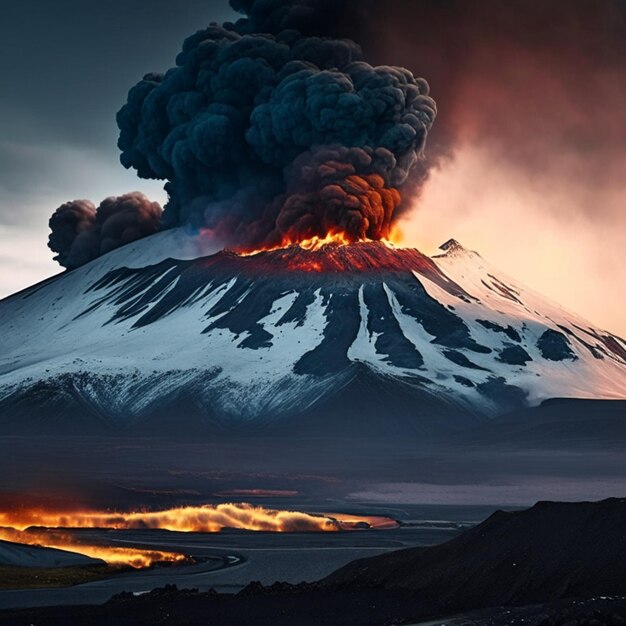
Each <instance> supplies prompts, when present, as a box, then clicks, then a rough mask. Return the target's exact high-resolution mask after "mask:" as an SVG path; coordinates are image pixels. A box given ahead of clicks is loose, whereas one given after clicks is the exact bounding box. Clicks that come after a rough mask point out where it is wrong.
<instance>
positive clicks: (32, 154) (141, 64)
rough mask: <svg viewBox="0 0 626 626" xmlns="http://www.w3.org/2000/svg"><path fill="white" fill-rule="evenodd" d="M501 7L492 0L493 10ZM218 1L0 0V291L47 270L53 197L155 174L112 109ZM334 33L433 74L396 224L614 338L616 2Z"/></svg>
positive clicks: (620, 113)
mask: <svg viewBox="0 0 626 626" xmlns="http://www.w3.org/2000/svg"><path fill="white" fill-rule="evenodd" d="M503 5H504V6H506V7H507V9H506V10H504V9H502V8H501V7H502V6H503ZM233 17H234V14H233V13H232V12H231V11H230V9H229V7H228V3H227V0H223V1H222V0H219V1H211V0H180V1H179V2H177V3H173V2H171V1H170V0H151V1H150V2H148V1H147V0H124V1H121V0H110V1H109V2H106V3H103V2H100V1H98V0H81V1H79V0H59V1H57V2H55V3H49V2H43V1H41V0H39V1H34V0H19V1H18V0H4V1H3V15H2V21H1V22H0V72H1V73H2V74H1V75H2V76H3V90H2V94H0V297H3V296H5V295H8V294H10V293H13V292H15V291H17V290H19V289H22V288H24V287H27V286H28V285H30V284H32V283H34V282H37V281H39V280H41V279H43V278H46V277H47V276H50V275H51V274H54V273H57V272H58V271H59V270H60V269H61V268H59V266H58V265H57V264H56V263H55V262H54V261H52V253H51V252H50V251H49V250H48V248H47V247H46V240H47V233H48V226H47V221H48V219H49V216H50V214H51V213H52V212H53V211H54V209H55V208H56V207H58V206H59V205H60V204H62V203H63V202H65V201H67V200H70V199H75V198H89V199H91V200H93V201H96V202H99V201H100V200H102V199H103V198H105V197H106V196H110V195H119V194H122V193H125V192H128V191H134V190H139V191H143V192H144V193H146V194H147V195H148V196H149V197H150V198H152V199H154V200H157V201H159V202H161V203H164V202H165V201H166V195H165V193H164V191H163V190H162V185H161V183H159V182H158V181H146V180H140V179H138V178H137V177H136V176H135V174H134V173H133V172H132V171H127V170H125V169H124V168H123V167H122V166H121V165H120V164H119V152H118V149H117V147H116V141H117V134H118V131H117V128H116V124H115V114H116V112H117V110H118V109H119V108H120V106H121V105H122V104H123V103H124V102H125V100H126V94H127V91H128V89H129V88H130V87H131V86H132V85H133V84H134V83H135V82H136V81H137V80H138V78H140V77H141V76H142V75H143V74H145V73H147V72H149V71H162V70H164V69H167V68H168V67H170V66H171V65H172V63H173V59H174V57H175V55H176V53H177V52H178V50H179V48H180V45H181V42H182V40H183V39H184V38H185V37H186V36H187V35H188V34H190V33H192V32H194V31H195V30H197V29H199V28H201V27H202V26H204V25H206V24H207V23H208V22H210V21H218V22H221V21H224V20H225V19H232V18H233ZM365 22H366V23H365V24H364V23H357V20H355V24H354V25H348V27H347V30H348V31H350V30H353V31H354V32H346V35H348V36H355V37H358V38H359V39H360V40H361V43H362V44H363V45H364V47H365V50H366V53H367V57H368V59H371V60H372V61H373V62H376V63H389V64H396V65H403V66H406V67H408V68H409V69H411V70H412V71H413V72H414V73H416V74H418V75H420V76H423V77H424V78H426V79H427V80H429V82H430V84H431V89H432V91H431V93H432V95H433V97H434V98H435V99H436V101H437V103H438V108H439V114H438V119H437V120H436V121H435V126H434V128H433V130H432V132H431V136H430V138H429V144H428V146H427V154H428V155H429V158H430V159H431V163H432V169H431V174H430V177H429V179H428V181H427V182H426V184H425V186H424V189H423V191H422V193H421V195H420V196H419V197H415V198H411V199H409V200H410V202H409V204H410V205H411V206H412V210H411V211H409V212H408V213H406V214H405V218H404V219H403V220H402V223H401V228H402V231H403V233H404V238H405V240H404V241H405V244H407V245H415V246H417V247H419V248H420V249H421V250H422V251H424V252H426V253H434V252H435V251H436V249H437V246H438V245H439V244H441V243H443V242H444V241H445V240H447V239H449V238H450V237H454V238H456V239H458V240H459V241H460V242H461V243H462V244H463V245H465V246H466V247H468V248H472V249H475V250H477V251H478V252H480V254H481V255H482V256H483V257H485V258H486V259H487V260H489V261H490V262H492V263H493V264H494V265H496V266H498V267H500V268H501V269H502V270H503V271H504V272H506V273H508V274H509V275H511V276H513V277H515V278H516V279H518V280H520V281H521V282H523V283H526V284H527V285H529V286H530V287H532V288H534V289H535V290H537V291H540V292H542V293H544V294H546V295H549V296H550V297H552V298H553V299H554V300H556V301H558V302H560V303H561V304H562V305H563V306H565V307H567V308H569V309H572V310H574V311H576V312H578V313H580V314H581V315H583V316H584V317H586V318H588V319H589V320H590V321H592V322H593V323H595V324H598V325H601V326H604V327H606V328H607V329H609V330H611V331H613V332H616V333H618V334H621V335H622V336H625V335H626V314H624V313H623V309H624V308H625V307H624V304H625V300H626V298H625V297H624V294H625V293H626V208H625V207H626V177H624V175H623V172H624V171H625V166H626V54H625V52H626V51H625V50H624V45H625V44H624V41H625V40H626V37H624V33H625V32H626V31H625V30H624V24H625V23H626V8H625V6H624V4H623V3H620V2H619V1H609V0H597V1H594V2H591V1H590V0H588V1H587V2H585V1H583V0H577V1H576V2H569V1H568V0H560V1H557V0H542V2H538V1H536V0H525V2H520V1H519V0H511V2H508V3H498V2H497V1H496V0H464V1H461V0H439V1H435V0H419V1H417V2H409V1H408V0H397V1H395V2H393V1H392V2H390V3H377V4H376V5H375V6H374V8H373V9H372V10H371V11H370V12H368V13H367V16H366V18H365Z"/></svg>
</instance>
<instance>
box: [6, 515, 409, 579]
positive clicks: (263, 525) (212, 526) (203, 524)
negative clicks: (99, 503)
mask: <svg viewBox="0 0 626 626" xmlns="http://www.w3.org/2000/svg"><path fill="white" fill-rule="evenodd" d="M397 526H398V523H397V522H396V521H395V520H393V519H391V518H388V517H382V516H358V515H348V514H334V513H333V514H313V513H305V512H299V511H285V510H277V509H269V508H264V507H260V506H255V505H251V504H246V503H239V504H233V503H225V504H217V505H202V506H185V507H179V508H172V509H167V510H160V511H133V512H110V511H97V510H43V509H34V508H33V509H18V510H15V511H5V512H0V540H4V541H10V542H14V543H21V544H27V545H37V546H42V547H47V548H56V549H61V550H69V551H72V552H77V553H80V554H83V555H85V556H89V557H92V558H96V559H101V560H103V561H105V562H106V563H108V564H109V565H119V566H131V567H133V568H136V569H142V568H146V567H150V566H151V565H153V564H155V563H183V562H189V561H190V558H189V557H188V556H187V555H185V554H183V553H181V552H170V551H163V550H153V549H141V548H130V547H129V548H126V547H117V546H105V545H98V544H96V543H93V542H91V541H89V540H86V539H85V538H84V537H81V536H80V534H79V533H72V531H73V530H79V529H108V530H143V531H149V530H165V531H175V532H183V533H219V532H220V531H222V530H224V529H237V530H244V531H262V532H269V533H315V532H318V533H319V532H322V533H328V532H342V531H354V530H363V529H389V528H396V527H397Z"/></svg>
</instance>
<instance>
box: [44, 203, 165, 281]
mask: <svg viewBox="0 0 626 626" xmlns="http://www.w3.org/2000/svg"><path fill="white" fill-rule="evenodd" d="M161 213H162V209H161V207H160V206H159V204H158V203H157V202H151V201H150V200H149V199H148V198H146V196H144V195H143V194H142V193H139V192H138V191H136V192H133V193H127V194H124V195H123V196H118V197H110V198H106V199H105V200H103V201H102V202H101V203H100V205H99V206H98V207H97V208H96V207H95V205H94V204H93V203H92V202H90V201H89V200H74V201H72V202H66V203H65V204H62V205H61V206H60V207H59V208H58V209H57V210H56V211H55V212H54V213H53V214H52V217H51V218H50V222H49V226H50V230H51V232H50V236H49V239H48V247H49V248H50V249H51V250H52V251H53V252H55V253H56V256H55V257H54V259H55V261H58V262H59V264H60V265H62V266H63V267H66V268H68V269H74V268H76V267H80V266H81V265H84V264H85V263H88V262H89V261H92V260H93V259H95V258H97V257H99V256H101V255H102V254H105V253H107V252H110V251H111V250H115V248H119V247H120V246H123V245H125V244H127V243H130V242H132V241H135V240H137V239H141V238H142V237H146V236H147V235H151V234H153V233H155V232H156V231H157V230H158V229H159V225H160V221H161Z"/></svg>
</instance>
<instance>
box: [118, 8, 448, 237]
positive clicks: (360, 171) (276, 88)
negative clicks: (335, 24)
mask: <svg viewBox="0 0 626 626" xmlns="http://www.w3.org/2000/svg"><path fill="white" fill-rule="evenodd" d="M231 5H232V6H233V8H235V9H237V10H239V11H243V12H245V13H246V14H247V17H246V18H242V19H241V20H239V21H238V22H236V23H235V24H225V25H224V26H217V25H211V26H209V27H208V28H206V29H204V30H202V31H199V32H197V33H196V34H194V35H192V36H191V37H189V38H188V39H187V40H186V41H185V42H184V44H183V50H182V52H181V53H180V54H179V55H178V57H177V59H176V64H177V65H176V67H175V68H173V69H170V70H169V71H168V72H166V73H165V74H164V75H161V74H148V75H146V76H145V77H144V79H143V80H141V81H140V82H139V83H138V84H137V85H135V87H133V88H132V89H131V90H130V93H129V96H128V102H127V103H126V105H125V106H124V107H123V108H122V109H121V110H120V111H119V113H118V116H117V121H118V125H119V128H120V137H119V142H118V145H119V147H120V149H121V151H122V155H121V161H122V164H123V165H124V166H125V167H127V168H135V169H136V170H137V173H138V175H139V176H140V177H143V178H154V179H162V180H166V181H168V182H167V183H166V185H165V188H166V190H167V191H168V193H169V197H170V199H169V202H168V204H167V205H166V207H165V213H164V224H165V225H166V226H175V225H180V224H191V225H193V226H196V227H198V228H208V229H211V230H214V231H215V232H216V233H218V234H219V236H220V237H222V238H223V239H224V240H225V242H226V243H228V244H230V245H235V246H242V247H246V246H253V245H257V244H268V243H271V244H276V243H280V242H281V241H290V242H297V241H299V240H302V239H304V238H308V237H310V236H323V235H325V234H328V233H331V232H338V233H342V234H343V236H344V237H345V239H346V240H348V241H356V240H359V239H363V238H381V237H384V236H386V234H387V233H388V232H389V228H390V223H391V221H392V219H393V214H394V209H395V208H396V207H397V206H398V205H399V204H400V196H399V193H398V191H397V190H398V188H400V187H402V186H403V185H404V184H405V183H406V182H407V180H408V179H409V175H410V173H411V171H412V170H413V169H414V167H415V165H416V164H417V163H418V162H419V161H420V160H421V159H422V154H423V150H424V147H425V143H426V137H427V134H428V131H429V130H430V128H431V126H432V124H433V121H434V118H435V115H436V105H435V102H434V100H433V99H432V98H431V97H430V96H429V95H428V94H429V87H428V83H427V82H426V81H425V80H423V79H421V78H415V77H414V76H413V74H412V73H411V72H409V71H408V70H406V69H403V68H399V67H392V66H387V65H383V66H378V67H373V66H371V65H369V64H368V63H366V62H365V61H363V59H362V52H361V49H360V47H359V46H358V45H357V44H355V43H354V42H353V41H350V40H347V39H332V38H321V37H318V36H315V35H316V34H318V33H322V34H325V31H324V30H323V24H324V23H325V22H326V21H327V20H328V19H329V17H331V16H332V15H333V14H337V17H338V16H339V13H341V12H342V11H343V10H344V8H345V7H347V6H348V5H347V4H346V3H342V2H339V3H336V6H335V8H333V7H332V5H331V3H327V2H293V1H289V2H288V1H285V0H275V1H270V2H268V1H267V0H263V1H246V0H232V2H231ZM324 8H328V10H329V11H330V13H323V12H320V10H321V9H324ZM322 18H323V19H322ZM295 29H298V30H295ZM301 32H304V33H306V34H307V35H305V36H303V35H302V34H301ZM309 35H310V36H309Z"/></svg>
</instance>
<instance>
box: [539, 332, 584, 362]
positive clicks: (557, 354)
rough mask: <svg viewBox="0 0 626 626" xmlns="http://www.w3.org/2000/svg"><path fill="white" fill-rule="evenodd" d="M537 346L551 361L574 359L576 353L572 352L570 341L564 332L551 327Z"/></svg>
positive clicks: (540, 338)
mask: <svg viewBox="0 0 626 626" xmlns="http://www.w3.org/2000/svg"><path fill="white" fill-rule="evenodd" d="M537 347H538V348H539V349H540V350H541V354H542V355H543V357H544V358H545V359H549V360H550V361H563V360H565V359H569V360H571V361H574V360H575V359H576V355H575V354H574V353H573V352H572V350H571V348H570V346H569V342H568V341H567V338H566V337H565V335H564V334H563V333H560V332H559V331H558V330H553V329H551V328H549V329H548V330H546V331H545V332H544V333H543V334H542V335H541V337H539V339H538V341H537Z"/></svg>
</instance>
